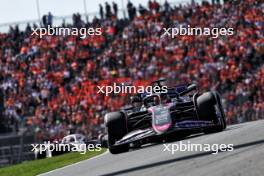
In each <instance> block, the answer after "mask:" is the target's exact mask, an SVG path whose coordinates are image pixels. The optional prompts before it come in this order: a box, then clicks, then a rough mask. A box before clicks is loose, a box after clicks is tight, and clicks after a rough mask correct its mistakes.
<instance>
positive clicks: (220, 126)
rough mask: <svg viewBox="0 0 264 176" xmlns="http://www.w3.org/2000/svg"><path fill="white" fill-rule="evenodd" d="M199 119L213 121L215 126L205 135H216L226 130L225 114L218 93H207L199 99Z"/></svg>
mask: <svg viewBox="0 0 264 176" xmlns="http://www.w3.org/2000/svg"><path fill="white" fill-rule="evenodd" d="M197 113H198V116H199V119H203V120H208V121H212V122H213V123H214V124H215V126H213V127H210V128H207V129H205V130H204V133H215V132H220V131H223V130H224V129H225V128H226V121H225V114H224V110H223V106H222V103H221V98H220V95H219V94H218V93H217V92H206V93H204V94H202V95H201V96H199V97H198V98H197Z"/></svg>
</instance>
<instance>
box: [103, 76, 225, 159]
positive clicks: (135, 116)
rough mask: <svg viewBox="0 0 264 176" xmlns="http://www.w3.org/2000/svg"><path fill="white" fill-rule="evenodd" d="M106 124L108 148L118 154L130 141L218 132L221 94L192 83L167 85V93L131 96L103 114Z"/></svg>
mask: <svg viewBox="0 0 264 176" xmlns="http://www.w3.org/2000/svg"><path fill="white" fill-rule="evenodd" d="M164 81H165V80H164V79H162V80H157V81H155V82H153V86H154V84H156V86H162V84H161V83H162V82H164ZM105 126H106V130H107V135H108V148H109V151H110V152H111V153H112V154H118V153H122V152H127V151H128V150H129V148H130V147H132V146H133V144H137V146H138V145H142V144H144V143H150V142H156V141H164V140H165V141H167V140H171V139H177V138H182V137H186V136H188V135H191V134H195V133H201V132H203V133H214V132H220V131H222V130H224V129H225V128H226V121H225V114H224V110H223V107H222V103H221V98H220V95H219V94H218V93H217V92H213V91H210V92H205V93H201V92H199V91H197V87H196V85H195V84H191V85H184V86H182V85H181V86H175V87H167V93H160V94H159V93H155V94H138V95H135V96H132V97H131V106H130V107H126V108H122V109H120V110H119V111H117V112H110V113H107V114H106V115H105Z"/></svg>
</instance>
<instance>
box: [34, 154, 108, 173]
mask: <svg viewBox="0 0 264 176" xmlns="http://www.w3.org/2000/svg"><path fill="white" fill-rule="evenodd" d="M108 153H109V151H108V150H107V151H105V152H104V153H102V154H100V155H97V156H95V157H92V158H89V159H87V160H82V161H79V162H77V163H73V164H70V165H67V166H63V167H60V168H58V169H55V170H51V171H48V172H45V173H42V174H39V175H38V176H44V175H45V174H49V173H52V172H55V171H58V170H61V169H65V168H67V167H71V166H74V165H77V164H80V163H81V162H85V161H88V160H92V159H96V158H100V157H102V156H104V155H106V154H108Z"/></svg>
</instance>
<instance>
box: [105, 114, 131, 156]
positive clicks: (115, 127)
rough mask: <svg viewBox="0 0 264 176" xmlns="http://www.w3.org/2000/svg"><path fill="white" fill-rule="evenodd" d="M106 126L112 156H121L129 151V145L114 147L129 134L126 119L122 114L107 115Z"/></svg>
mask: <svg viewBox="0 0 264 176" xmlns="http://www.w3.org/2000/svg"><path fill="white" fill-rule="evenodd" d="M105 125H106V129H107V133H108V149H109V151H110V153H112V154H119V153H123V152H127V151H128V150H129V145H128V144H122V145H118V146H114V144H115V143H116V141H118V140H120V139H121V138H122V137H123V136H124V135H125V134H127V127H126V118H125V116H124V114H123V113H121V112H111V113H108V114H106V115H105Z"/></svg>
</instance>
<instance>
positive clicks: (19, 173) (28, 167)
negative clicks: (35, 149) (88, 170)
mask: <svg viewBox="0 0 264 176" xmlns="http://www.w3.org/2000/svg"><path fill="white" fill-rule="evenodd" d="M105 151H106V149H103V148H102V150H101V151H100V152H94V151H93V152H91V151H90V152H86V154H80V153H78V152H72V153H67V154H64V155H60V156H55V157H52V158H45V159H40V160H34V161H25V162H23V163H21V164H17V165H13V166H8V167H4V168H0V175H1V176H35V175H37V174H41V173H44V172H48V171H51V170H54V169H57V168H60V167H63V166H67V165H69V164H73V163H76V162H78V161H82V160H85V159H88V158H92V157H94V156H96V155H99V154H101V153H103V152H105Z"/></svg>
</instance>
